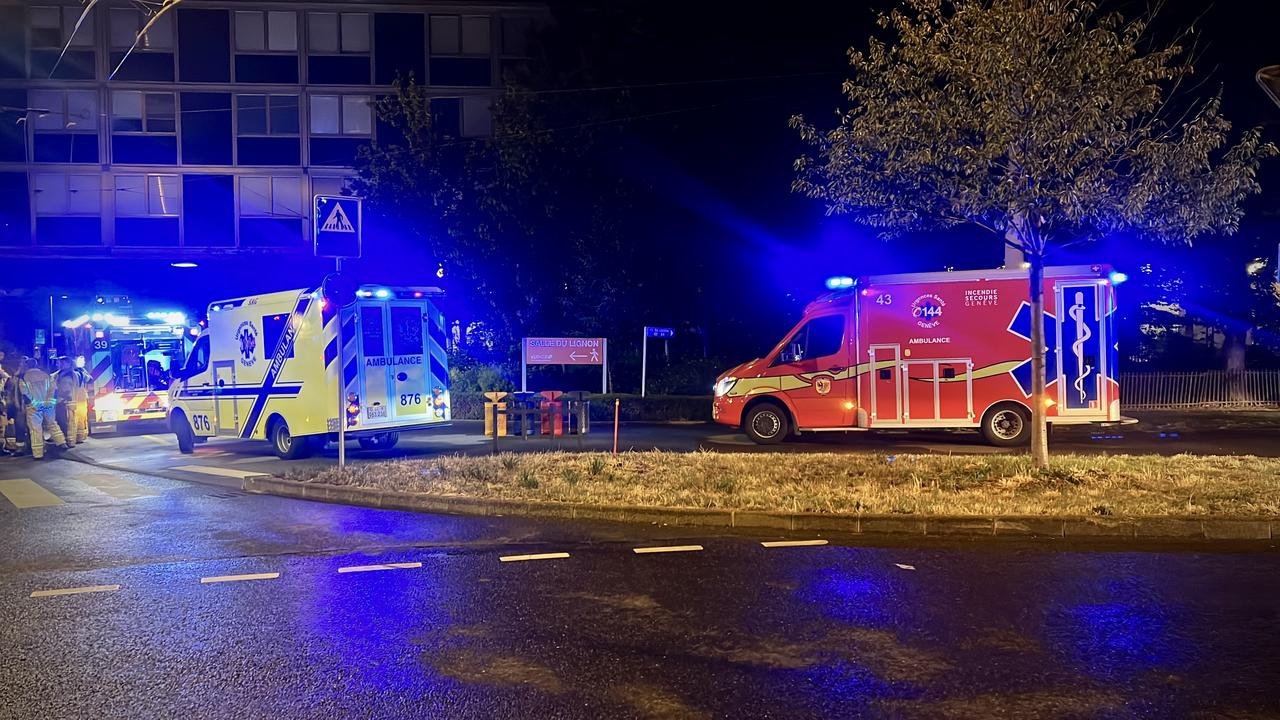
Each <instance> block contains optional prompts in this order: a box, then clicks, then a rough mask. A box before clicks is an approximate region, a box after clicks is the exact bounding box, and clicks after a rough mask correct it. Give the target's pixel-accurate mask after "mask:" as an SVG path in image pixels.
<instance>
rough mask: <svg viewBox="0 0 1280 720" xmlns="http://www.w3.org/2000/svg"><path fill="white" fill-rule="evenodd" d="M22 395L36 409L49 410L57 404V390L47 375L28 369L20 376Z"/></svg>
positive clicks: (37, 369) (37, 370)
mask: <svg viewBox="0 0 1280 720" xmlns="http://www.w3.org/2000/svg"><path fill="white" fill-rule="evenodd" d="M21 388H22V395H23V397H25V398H26V399H27V402H29V403H31V404H32V405H35V406H36V407H38V408H50V407H53V406H54V405H57V404H58V388H57V385H56V383H54V381H53V378H52V377H50V376H49V373H47V372H45V371H43V370H40V369H39V368H30V369H29V370H27V371H26V372H24V373H23V374H22V381H21Z"/></svg>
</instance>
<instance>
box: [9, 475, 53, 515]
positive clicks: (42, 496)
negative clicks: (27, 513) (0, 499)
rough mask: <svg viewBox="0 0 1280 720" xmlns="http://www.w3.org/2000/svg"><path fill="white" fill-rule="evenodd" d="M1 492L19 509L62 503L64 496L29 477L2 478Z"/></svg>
mask: <svg viewBox="0 0 1280 720" xmlns="http://www.w3.org/2000/svg"><path fill="white" fill-rule="evenodd" d="M0 494H2V495H4V496H5V497H6V498H9V502H11V503H13V506H14V507H16V508H18V509H19V510H24V509H26V508H33V507H49V506H51V505H62V504H64V503H63V502H62V498H60V497H58V496H57V495H54V494H53V493H51V492H49V491H48V490H45V489H44V488H43V487H40V486H39V485H37V484H35V483H33V482H31V481H30V480H27V479H25V478H24V479H18V480H0Z"/></svg>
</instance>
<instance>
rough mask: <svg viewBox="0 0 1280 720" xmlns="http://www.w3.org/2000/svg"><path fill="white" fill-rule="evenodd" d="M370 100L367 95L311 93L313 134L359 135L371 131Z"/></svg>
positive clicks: (371, 114)
mask: <svg viewBox="0 0 1280 720" xmlns="http://www.w3.org/2000/svg"><path fill="white" fill-rule="evenodd" d="M371 105H372V101H371V99H370V98H369V96H368V95H312V96H311V133H312V134H313V135H359V136H365V137H368V136H369V135H371V134H372V133H373V110H372V107H371Z"/></svg>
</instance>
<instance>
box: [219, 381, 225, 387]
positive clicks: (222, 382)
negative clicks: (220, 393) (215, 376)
mask: <svg viewBox="0 0 1280 720" xmlns="http://www.w3.org/2000/svg"><path fill="white" fill-rule="evenodd" d="M226 384H227V381H226V380H219V381H218V387H222V386H223V385H226Z"/></svg>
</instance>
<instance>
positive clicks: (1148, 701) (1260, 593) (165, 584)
mask: <svg viewBox="0 0 1280 720" xmlns="http://www.w3.org/2000/svg"><path fill="white" fill-rule="evenodd" d="M788 540H789V541H797V540H805V541H814V540H826V541H827V544H822V545H818V544H808V545H797V546H783V547H765V546H764V545H762V542H776V541H788ZM852 542H853V541H851V540H846V539H842V538H840V537H826V538H819V537H818V536H793V537H772V536H761V535H749V534H735V533H714V532H712V533H707V532H703V531H697V530H689V529H679V528H663V527H651V526H629V525H610V524H586V523H556V522H543V521H528V520H522V519H514V518H472V517H451V516H439V515H423V514H413V513H403V512H394V511H382V510H373V509H363V508H351V507H345V506H340V505H324V504H316V503H308V502H303V501H295V500H289V499H284V498H273V497H263V496H253V495H245V494H242V493H239V492H237V491H234V490H231V489H227V488H222V487H218V486H216V485H202V484H196V483H187V482H177V481H172V480H165V479H159V478H155V477H150V476H145V475H140V474H125V473H116V472H111V471H105V470H102V469H100V468H95V467H92V466H88V465H84V464H80V463H72V462H68V461H46V462H43V463H35V462H34V461H30V460H19V461H3V462H0V547H3V548H4V549H5V551H4V554H3V556H2V558H0V697H2V698H3V699H4V702H0V718H31V717H41V718H73V717H103V718H117V717H118V718H139V717H180V716H184V715H185V716H189V717H199V718H221V717H227V718H346V717H370V718H399V717H432V718H601V717H608V718H669V717H687V718H740V717H776V718H793V717H794V718H845V717H920V718H938V717H944V718H945V717H1028V718H1030V717H1035V718H1043V717H1089V718H1094V717H1101V718H1146V717H1187V716H1192V717H1275V716H1277V715H1280V688H1278V687H1277V683H1276V678H1280V572H1277V570H1280V552H1277V550H1276V548H1275V547H1274V546H1273V545H1270V544H1264V545H1251V546H1242V547H1234V546H1233V547H1230V548H1227V547H1225V546H1211V545H1203V546H1196V547H1195V548H1194V549H1193V550H1192V551H1182V552H1170V551H1167V550H1161V549H1160V548H1146V549H1140V550H1124V551H1116V550H1110V551H1108V550H1098V549H1089V548H1083V547H1079V546H1069V545H1063V544H1061V543H1060V542H1054V541H1043V542H1038V543H1030V544H1027V543H1016V544H1014V543H987V544H977V543H952V544H929V545H916V546H896V545H892V544H885V545H882V546H861V547H859V546H857V545H854V544H852ZM859 542H864V543H865V542H866V540H861V541H859ZM673 547H676V548H681V549H679V550H675V551H670V552H643V553H637V552H635V550H636V549H637V548H641V549H646V548H661V549H667V550H670V549H671V548H673ZM530 555H532V556H535V557H537V556H542V557H546V558H547V559H514V558H519V557H521V556H530ZM565 555H567V557H565ZM503 558H507V560H505V561H504V559H503ZM72 591H75V592H74V594H57V593H71V592H72ZM33 594H35V595H36V596H35V597H33V596H32V595H33Z"/></svg>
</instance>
